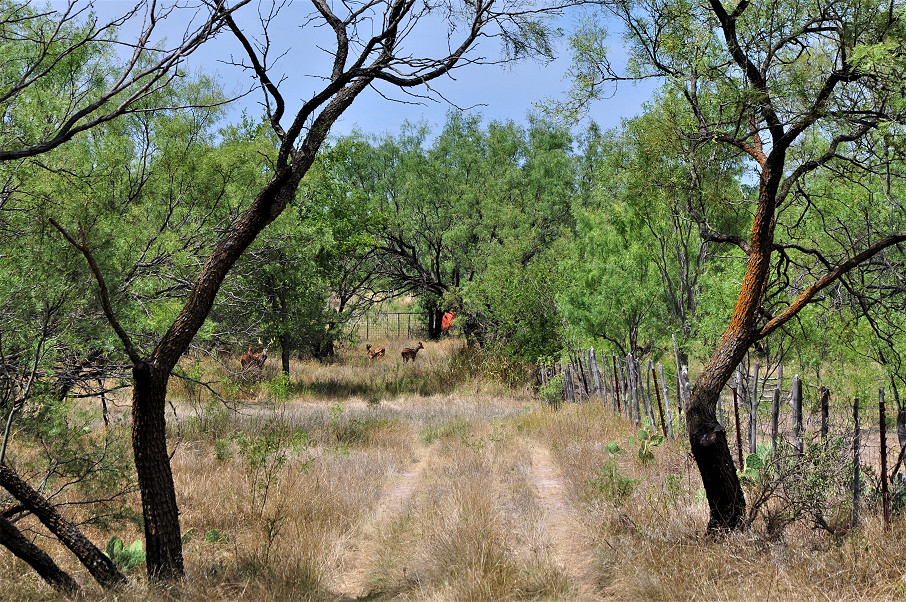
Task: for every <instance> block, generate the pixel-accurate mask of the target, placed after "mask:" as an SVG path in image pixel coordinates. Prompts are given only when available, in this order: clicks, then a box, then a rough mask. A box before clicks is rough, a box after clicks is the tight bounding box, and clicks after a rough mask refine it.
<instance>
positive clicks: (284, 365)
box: [277, 334, 292, 376]
mask: <svg viewBox="0 0 906 602" xmlns="http://www.w3.org/2000/svg"><path fill="white" fill-rule="evenodd" d="M277 340H278V341H279V342H280V366H281V369H282V370H283V374H286V375H287V376H289V356H290V353H291V352H292V350H291V349H290V347H289V335H288V334H281V335H280V336H279V337H277Z"/></svg>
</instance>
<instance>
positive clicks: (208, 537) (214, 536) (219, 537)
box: [204, 529, 230, 543]
mask: <svg viewBox="0 0 906 602" xmlns="http://www.w3.org/2000/svg"><path fill="white" fill-rule="evenodd" d="M204 541H205V543H225V542H228V541H230V536H229V534H228V533H225V532H223V531H218V530H217V529H211V530H210V531H208V532H207V533H205V534H204Z"/></svg>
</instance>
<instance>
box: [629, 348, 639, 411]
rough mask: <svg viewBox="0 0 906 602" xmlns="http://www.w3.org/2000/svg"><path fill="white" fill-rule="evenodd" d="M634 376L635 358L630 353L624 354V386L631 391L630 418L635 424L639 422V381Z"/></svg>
mask: <svg viewBox="0 0 906 602" xmlns="http://www.w3.org/2000/svg"><path fill="white" fill-rule="evenodd" d="M637 380H638V379H637V378H636V370H635V358H634V357H632V354H631V353H630V354H628V355H627V356H626V387H627V388H628V389H629V390H630V391H631V397H630V399H632V408H631V410H632V412H630V416H629V417H630V419H632V421H633V422H635V423H636V424H638V423H639V420H640V415H639V383H638V382H637Z"/></svg>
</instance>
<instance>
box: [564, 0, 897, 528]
mask: <svg viewBox="0 0 906 602" xmlns="http://www.w3.org/2000/svg"><path fill="white" fill-rule="evenodd" d="M607 6H608V8H607V10H609V11H610V14H611V15H613V16H615V17H617V18H618V19H620V20H621V21H622V23H623V25H624V27H625V31H626V34H627V37H628V40H629V43H630V46H631V50H632V58H631V61H630V65H629V68H628V71H627V72H626V73H623V72H618V71H617V70H616V69H615V68H614V67H613V66H612V65H611V64H610V63H609V62H608V61H607V60H606V56H605V55H604V54H603V53H602V52H601V47H600V46H599V45H596V44H595V43H593V40H595V32H593V31H591V30H588V31H585V32H583V34H582V35H581V36H579V37H577V40H576V44H575V48H576V49H577V51H578V55H577V62H576V67H577V68H578V71H577V74H578V75H579V76H580V77H578V78H577V82H578V85H577V88H576V92H577V94H576V96H575V100H578V101H580V102H584V101H587V100H588V98H590V97H593V96H595V95H596V94H598V93H600V91H601V90H602V89H606V87H607V86H608V85H614V84H615V83H616V82H618V81H619V80H621V79H628V78H639V77H659V78H662V79H663V81H664V86H665V88H666V89H667V90H668V91H669V92H670V93H676V94H679V95H680V96H681V97H683V98H684V99H685V101H686V105H687V110H688V111H690V113H691V115H692V116H693V117H694V128H692V129H691V130H690V131H688V132H687V133H686V136H688V137H689V138H691V139H694V140H697V141H698V143H699V144H702V145H707V144H719V145H723V146H725V147H727V148H730V149H735V150H736V151H737V152H738V153H739V154H740V156H741V157H743V158H744V159H746V160H747V162H748V164H749V165H750V166H751V167H752V169H753V170H754V173H755V177H756V178H757V184H756V186H755V192H754V198H751V199H742V201H744V202H745V203H747V204H748V205H749V207H750V212H751V218H750V219H751V222H750V223H751V228H750V230H749V232H748V234H747V235H746V234H744V233H742V232H721V231H719V230H718V229H716V228H714V227H712V226H711V225H710V224H708V223H707V222H705V221H702V222H701V223H700V224H699V226H700V228H699V230H700V233H701V236H702V238H703V240H705V241H707V242H709V243H713V244H730V245H735V246H736V247H738V248H739V249H740V250H741V251H742V252H743V254H744V257H743V260H744V261H745V276H744V278H743V281H742V284H741V286H740V287H739V295H738V298H737V302H736V305H735V308H734V309H733V312H732V315H731V317H730V320H729V324H728V325H727V328H726V331H725V332H724V334H723V336H722V337H721V338H720V340H719V342H718V343H717V346H716V349H715V350H714V352H713V354H712V355H711V357H710V359H709V360H708V361H707V363H706V365H705V367H704V369H703V371H702V373H701V375H700V376H699V378H698V380H697V381H696V383H695V385H694V387H693V390H692V398H691V402H690V405H689V410H688V413H687V420H688V426H689V437H690V442H691V446H692V453H693V455H694V456H695V459H696V462H697V464H698V467H699V471H700V472H701V476H702V480H703V483H704V486H705V491H706V492H707V495H708V502H709V505H710V511H711V517H710V521H709V530H712V531H713V530H724V529H735V528H739V527H741V526H743V525H744V522H745V500H744V497H743V493H742V489H741V487H740V484H739V479H738V478H737V475H736V470H735V467H734V465H733V459H732V456H731V454H730V450H729V448H728V445H727V439H726V433H725V431H724V430H723V428H722V427H721V426H720V424H719V423H718V422H717V420H716V417H715V409H716V404H717V399H718V396H719V394H720V391H721V389H722V388H723V386H724V385H725V384H726V383H727V381H728V379H729V378H730V376H731V375H732V373H733V371H734V369H735V367H736V366H737V365H738V364H739V362H740V361H741V360H742V359H743V357H744V355H745V354H746V352H747V351H748V350H749V348H750V347H751V346H753V345H754V344H755V343H757V342H758V341H760V340H762V339H764V338H765V337H767V336H769V335H770V334H771V333H773V332H774V331H776V330H777V329H778V328H781V327H783V326H785V325H787V324H788V323H789V321H790V320H791V319H792V318H793V317H794V316H796V314H797V313H798V312H799V311H800V310H802V308H803V307H805V306H807V305H808V304H811V303H814V302H816V301H818V300H819V299H820V298H821V295H820V293H821V291H823V290H824V289H825V288H826V287H828V286H829V285H830V284H832V283H834V282H837V281H839V280H840V279H841V278H843V277H844V276H845V275H846V274H847V273H849V272H850V271H852V270H854V269H856V268H858V267H859V266H860V265H862V264H864V263H865V262H867V261H869V260H872V259H873V258H876V257H878V256H880V255H879V254H883V253H885V250H887V249H889V248H890V247H891V246H893V245H896V244H897V243H899V242H901V241H903V240H906V233H904V225H903V223H902V215H903V207H902V204H901V201H900V199H898V198H894V197H887V198H883V197H882V198H872V199H870V201H869V202H865V203H864V210H865V211H864V216H865V217H864V218H863V219H861V220H859V221H858V222H849V223H848V224H847V223H843V220H836V219H829V216H830V215H831V214H830V211H831V210H832V209H831V207H832V206H833V204H834V203H838V202H839V200H838V199H836V198H835V197H834V195H833V193H831V194H829V195H827V196H826V197H824V198H823V199H822V200H821V201H822V202H823V203H824V205H823V206H822V204H821V203H820V202H818V201H817V199H816V198H815V197H811V196H809V195H808V194H807V189H808V185H809V181H810V178H811V177H813V176H815V175H816V174H818V173H820V172H821V171H823V170H829V171H831V172H832V173H836V174H839V173H842V171H843V170H842V169H841V166H846V168H847V170H848V169H849V168H852V167H859V166H867V165H870V164H872V163H873V161H872V158H873V157H877V155H878V153H879V148H880V149H881V151H880V152H883V148H882V147H885V146H887V145H888V144H895V143H896V142H897V141H898V140H899V136H900V129H899V126H900V124H901V123H902V122H903V118H904V113H903V111H904V102H903V101H904V98H903V94H902V85H901V84H902V77H903V70H904V67H906V48H904V44H906V31H904V21H903V18H904V16H906V15H904V12H903V7H902V5H901V4H898V3H895V2H893V1H892V0H887V1H879V0H843V1H839V2H818V1H811V0H807V1H804V2H792V1H791V2H787V1H779V2H773V3H769V4H758V3H753V2H750V1H749V0H740V1H739V2H736V3H735V4H729V3H728V4H724V3H722V2H720V1H719V0H705V1H697V2H693V3H692V4H689V3H681V2H674V1H672V0H658V1H655V2H634V1H628V0H621V1H618V2H615V3H613V4H610V5H607ZM602 86H604V88H602ZM876 137H880V138H882V139H887V140H888V141H889V142H888V144H884V143H882V144H877V143H876ZM873 176H874V174H873V173H872V171H871V170H870V169H866V170H864V177H865V178H872V177H873ZM848 177H852V176H848ZM728 200H730V199H728ZM735 200H736V201H738V199H735ZM841 223H843V225H845V226H846V227H848V228H850V233H851V234H854V235H853V236H846V237H841V236H837V231H836V228H837V226H839V225H841ZM856 229H857V231H855V230H856Z"/></svg>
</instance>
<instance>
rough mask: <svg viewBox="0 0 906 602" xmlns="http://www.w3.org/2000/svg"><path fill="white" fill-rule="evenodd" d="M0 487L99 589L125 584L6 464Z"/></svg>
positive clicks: (100, 554)
mask: <svg viewBox="0 0 906 602" xmlns="http://www.w3.org/2000/svg"><path fill="white" fill-rule="evenodd" d="M0 485H3V488H4V489H6V490H7V491H9V492H10V494H11V495H12V496H13V497H14V498H16V499H17V500H18V501H19V503H21V504H22V506H23V507H24V508H25V509H26V510H28V511H29V512H31V513H32V514H34V515H35V517H37V519H38V520H39V521H41V524H42V525H44V526H45V527H47V529H48V530H49V531H50V532H51V533H53V534H54V535H55V536H56V537H57V539H59V540H60V541H61V542H62V543H63V545H65V546H66V547H67V548H68V549H69V551H70V552H72V553H73V554H75V555H76V557H77V558H78V559H79V561H80V562H81V563H82V564H83V565H84V566H85V568H87V569H88V571H89V572H90V573H91V576H92V577H94V578H95V580H96V581H97V582H98V583H99V584H100V585H101V586H102V587H105V588H112V587H116V586H119V585H123V584H125V583H126V578H125V577H124V576H123V574H122V573H121V572H119V570H117V568H116V567H115V566H114V565H113V562H112V561H111V560H110V559H109V558H107V556H106V555H105V554H104V553H103V552H101V551H100V550H99V549H98V547H97V546H95V545H94V544H93V543H91V540H89V539H88V538H87V537H85V536H84V535H83V534H82V532H81V531H79V529H78V527H76V526H75V525H73V524H72V523H71V522H69V521H68V520H66V519H65V518H63V515H61V514H60V513H59V512H58V511H57V509H56V508H54V506H53V504H51V503H50V501H48V500H47V498H45V497H44V496H43V495H41V493H39V492H38V491H36V490H35V489H33V488H32V487H31V485H29V484H28V483H26V482H25V481H24V480H22V478H21V477H20V476H19V475H18V474H17V473H16V471H14V470H13V469H12V468H10V467H9V466H6V465H5V464H0Z"/></svg>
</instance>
